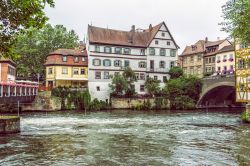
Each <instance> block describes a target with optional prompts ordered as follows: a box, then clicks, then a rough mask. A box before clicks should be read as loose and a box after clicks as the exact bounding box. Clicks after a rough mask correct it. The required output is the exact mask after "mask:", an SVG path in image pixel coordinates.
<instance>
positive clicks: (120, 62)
mask: <svg viewBox="0 0 250 166" xmlns="http://www.w3.org/2000/svg"><path fill="white" fill-rule="evenodd" d="M116 62H119V64H120V65H116ZM114 66H115V67H122V61H121V60H118V59H117V60H114Z"/></svg>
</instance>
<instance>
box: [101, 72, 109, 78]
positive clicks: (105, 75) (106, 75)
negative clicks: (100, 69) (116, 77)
mask: <svg viewBox="0 0 250 166" xmlns="http://www.w3.org/2000/svg"><path fill="white" fill-rule="evenodd" d="M109 78H110V75H109V72H108V71H104V73H103V79H109Z"/></svg>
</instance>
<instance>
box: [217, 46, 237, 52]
mask: <svg viewBox="0 0 250 166" xmlns="http://www.w3.org/2000/svg"><path fill="white" fill-rule="evenodd" d="M229 51H234V46H233V45H228V46H224V47H223V48H222V49H220V50H219V51H218V52H217V53H223V52H229Z"/></svg>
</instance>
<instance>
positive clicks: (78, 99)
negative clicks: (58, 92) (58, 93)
mask: <svg viewBox="0 0 250 166" xmlns="http://www.w3.org/2000/svg"><path fill="white" fill-rule="evenodd" d="M90 101H91V97H90V94H89V91H88V90H85V91H78V90H71V91H70V92H69V95H68V98H67V104H68V109H72V104H73V105H74V109H77V110H84V109H85V110H87V109H89V105H90Z"/></svg>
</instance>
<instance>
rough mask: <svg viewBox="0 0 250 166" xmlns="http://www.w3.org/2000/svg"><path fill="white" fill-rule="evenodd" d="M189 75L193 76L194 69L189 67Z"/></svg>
mask: <svg viewBox="0 0 250 166" xmlns="http://www.w3.org/2000/svg"><path fill="white" fill-rule="evenodd" d="M190 74H194V67H193V66H192V67H190Z"/></svg>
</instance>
